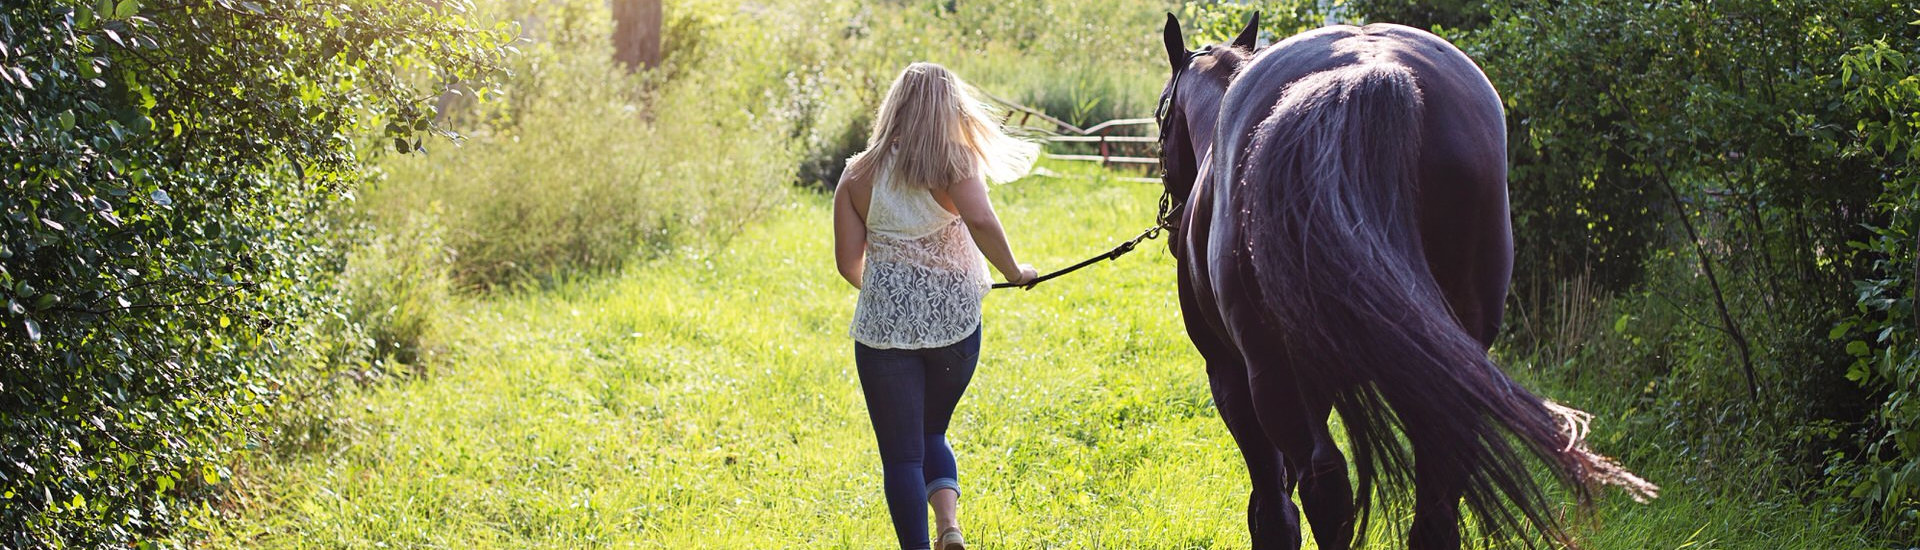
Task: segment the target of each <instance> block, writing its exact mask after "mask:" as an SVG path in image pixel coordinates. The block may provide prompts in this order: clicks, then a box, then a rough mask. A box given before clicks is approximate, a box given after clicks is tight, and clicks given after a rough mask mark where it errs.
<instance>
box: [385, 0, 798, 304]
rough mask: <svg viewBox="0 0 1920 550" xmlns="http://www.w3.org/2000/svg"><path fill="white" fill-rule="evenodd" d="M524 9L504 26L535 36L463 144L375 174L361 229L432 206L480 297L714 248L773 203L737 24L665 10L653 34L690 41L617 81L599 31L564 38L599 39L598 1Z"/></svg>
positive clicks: (781, 134) (779, 168)
mask: <svg viewBox="0 0 1920 550" xmlns="http://www.w3.org/2000/svg"><path fill="white" fill-rule="evenodd" d="M538 8H539V9H536V7H524V9H525V10H527V11H520V12H508V13H506V14H504V15H505V16H508V17H515V18H519V19H525V20H538V21H543V23H542V24H541V25H538V26H529V35H530V38H529V41H528V42H527V43H525V44H523V46H524V48H523V49H524V51H525V52H526V54H527V55H526V56H525V57H523V58H521V59H519V60H517V61H516V62H515V63H514V66H513V72H514V76H513V77H512V78H510V79H507V80H506V81H505V82H503V84H502V86H501V87H500V88H498V89H497V90H495V93H497V94H498V95H499V96H500V97H501V101H497V102H492V103H489V104H487V105H483V106H479V107H477V111H474V112H470V113H467V114H466V115H464V116H469V117H471V118H473V119H474V120H477V121H480V124H481V127H480V128H478V129H475V130H474V131H473V132H472V135H471V138H470V139H469V140H467V141H465V142H463V143H461V144H460V145H458V146H450V147H441V148H435V149H433V150H431V151H429V152H428V154H427V155H424V156H415V157H400V158H394V159H392V161H391V162H387V163H385V164H384V165H383V166H382V168H383V169H384V172H385V175H384V178H383V180H382V181H380V182H379V183H377V184H376V185H374V186H373V187H372V189H371V190H369V192H368V193H366V200H365V201H363V202H364V204H366V205H367V208H368V210H369V211H370V213H371V219H372V220H373V221H374V223H375V225H376V226H379V227H394V226H397V225H398V224H402V223H404V220H405V217H406V216H407V215H409V214H410V213H412V212H418V211H422V210H424V209H426V208H427V207H428V205H430V204H436V203H437V204H439V205H441V212H442V213H441V215H440V216H439V223H440V224H442V225H443V226H444V228H445V231H446V233H445V237H446V244H447V246H448V247H450V248H452V249H453V250H454V251H455V252H456V254H455V256H454V260H453V276H454V279H455V282H456V284H457V285H459V286H462V287H469V288H495V287H502V286H509V287H510V286H514V285H520V284H542V283H544V282H547V281H551V280H553V279H555V278H560V277H568V276H577V275H584V274H590V273H594V272H602V271H605V270H608V269H612V268H615V267H618V266H620V265H622V264H624V263H625V262H626V261H628V260H630V259H632V258H635V257H639V256H644V255H648V254H658V253H660V252H663V251H667V250H671V249H673V248H675V247H678V246H682V245H689V244H696V243H701V242H710V241H713V240H718V239H724V238H725V236H726V235H728V234H730V233H731V232H732V231H733V230H734V229H736V228H737V227H738V226H739V225H740V224H742V223H746V222H747V221H750V220H752V219H754V218H755V217H756V215H757V213H758V212H760V211H762V210H764V209H766V208H768V207H769V206H770V205H772V204H774V203H775V202H777V201H778V200H780V199H779V193H781V192H783V186H784V185H785V184H786V183H787V182H789V181H791V180H792V174H793V170H794V161H793V157H792V156H791V153H790V152H789V149H790V147H789V145H788V144H787V142H786V134H787V127H786V125H785V123H784V121H783V120H781V119H779V118H778V117H777V116H774V115H772V114H770V111H771V110H772V108H771V107H770V103H772V102H771V101H769V100H768V98H767V96H768V95H769V94H771V93H773V92H774V91H776V90H777V89H778V88H776V86H777V85H778V84H779V80H778V76H776V75H777V73H772V72H771V70H770V67H769V66H768V64H769V63H772V62H773V61H771V60H767V59H757V58H756V57H757V56H761V54H762V52H760V51H759V50H758V48H761V47H765V46H764V45H760V46H756V45H753V44H743V43H741V42H739V41H738V40H736V39H739V38H741V37H744V36H750V35H752V33H751V32H749V31H750V29H751V28H753V27H752V26H751V22H749V21H743V20H736V19H732V18H727V17H722V16H720V15H715V14H712V13H707V12H702V11H697V9H698V7H697V6H696V7H691V8H687V9H678V8H680V6H671V7H670V8H671V9H669V10H668V11H667V18H668V22H667V23H666V26H667V27H668V28H669V29H670V30H671V29H679V30H677V31H672V32H687V33H698V34H697V36H698V37H697V38H696V37H695V36H696V35H680V34H670V35H669V36H668V37H667V44H668V50H669V54H668V60H667V62H666V64H665V65H663V66H662V67H661V68H658V69H655V70H653V71H644V72H640V73H637V74H629V73H628V72H627V71H626V70H625V69H624V68H622V67H621V66H619V65H618V64H616V63H614V62H613V61H612V58H611V56H610V50H609V49H608V48H607V44H606V41H605V39H604V36H605V35H604V34H595V33H596V32H597V31H585V32H578V31H574V30H571V29H572V27H571V25H573V24H575V23H572V22H574V21H591V22H594V23H590V24H589V23H580V24H582V25H591V26H593V28H596V29H597V28H599V27H601V26H604V25H603V24H601V23H599V22H602V21H605V20H607V18H608V17H611V16H610V15H608V14H607V13H606V11H605V10H606V8H605V6H604V5H603V4H602V3H599V2H592V3H564V2H563V3H556V4H543V5H541V6H538ZM576 11H577V12H581V13H582V14H584V15H568V14H574V12H576ZM689 21H693V22H689ZM709 35H711V36H709ZM716 37H717V38H720V39H726V40H728V41H729V42H728V45H727V46H726V47H720V46H719V44H717V43H714V42H710V41H712V40H715V38H716ZM709 46H712V47H709ZM669 76H670V78H669Z"/></svg>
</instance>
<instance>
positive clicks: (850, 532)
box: [211, 163, 1882, 550]
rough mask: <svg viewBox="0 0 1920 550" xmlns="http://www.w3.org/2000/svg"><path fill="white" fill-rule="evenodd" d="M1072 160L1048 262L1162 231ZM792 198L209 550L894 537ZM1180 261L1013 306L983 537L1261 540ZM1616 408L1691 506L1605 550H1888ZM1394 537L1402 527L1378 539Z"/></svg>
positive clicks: (1008, 212) (833, 277)
mask: <svg viewBox="0 0 1920 550" xmlns="http://www.w3.org/2000/svg"><path fill="white" fill-rule="evenodd" d="M1048 168H1049V172H1052V173H1054V175H1053V176H1050V177H1040V176H1036V177H1030V178H1027V179H1025V180H1022V181H1020V182H1017V183H1014V184H1010V185H1006V186H1000V187H997V188H995V189H994V190H993V197H994V200H995V201H996V206H997V207H998V208H999V210H1000V212H1001V216H1002V218H1003V219H1004V220H1005V222H1006V224H1007V227H1008V232H1009V234H1010V235H1011V237H1012V239H1013V242H1014V244H1015V246H1016V249H1017V251H1018V252H1019V253H1020V254H1022V255H1023V260H1024V261H1029V262H1033V263H1035V264H1037V265H1039V266H1041V267H1042V268H1043V269H1046V268H1048V267H1049V266H1061V265H1065V264H1066V263H1069V262H1072V261H1076V260H1078V259H1079V258H1080V257H1084V256H1086V255H1090V254H1092V253H1094V252H1097V251H1100V250H1104V249H1106V248H1107V247H1109V246H1111V245H1112V244H1113V243H1114V242H1116V241H1117V239H1120V238H1122V237H1123V236H1124V235H1126V234H1129V233H1131V232H1132V231H1134V230H1136V229H1137V228H1138V227H1141V226H1144V225H1145V224H1148V223H1150V220H1151V218H1152V213H1153V207H1154V203H1155V199H1156V198H1157V196H1158V189H1157V187H1156V186H1153V185H1149V184H1140V183H1132V182H1123V181H1117V180H1116V179H1115V178H1114V176H1115V174H1112V173H1109V172H1107V171H1105V170H1101V169H1098V168H1092V167H1087V166H1082V165H1075V164H1064V163H1055V164H1051V165H1049V166H1048ZM778 196H779V199H778V201H777V202H778V206H776V207H773V208H772V209H771V211H770V212H769V213H768V214H767V217H766V219H765V220H764V221H763V222H760V223H756V224H753V225H751V226H750V227H748V228H746V229H745V230H744V232H743V233H742V234H741V235H739V236H738V237H737V238H734V239H732V240H731V241H730V242H729V243H728V244H727V245H725V246H721V247H712V248H688V249H684V250H680V251H677V252H676V253H674V254H670V255H667V256H663V257H659V258H655V259H652V260H648V261H645V262H640V263H638V264H635V265H632V266H629V267H628V268H626V269H623V270H621V271H619V272H618V273H615V274H611V275H609V276H607V277H604V278H601V279H596V280H589V281H578V282H572V283H566V284H561V285H558V286H556V287H553V288H551V289H547V290H541V291H535V292H524V293H517V294H512V295H499V296H485V297H481V298H477V299H461V300H459V301H458V303H457V305H454V306H452V308H451V309H452V310H454V311H455V312H456V313H455V314H454V315H453V316H452V319H451V320H450V321H448V322H447V323H446V334H445V335H444V338H445V339H446V342H447V343H446V344H445V354H444V355H442V356H440V358H439V359H437V360H435V361H433V362H432V363H431V364H430V366H429V367H428V368H427V369H426V371H425V373H424V375H423V376H420V377H416V378H414V379H410V380H403V381H398V382H395V383H391V384H383V385H380V386H377V387H374V388H372V389H370V390H368V391H364V392H357V393H353V394H351V395H348V396H345V397H343V398H342V400H341V401H340V402H339V403H338V407H337V409H338V411H339V414H340V415H341V418H340V419H339V420H338V424H337V426H336V428H337V429H336V431H335V435H334V437H332V438H329V439H328V440H327V443H325V444H324V445H322V446H320V447H318V448H315V449H312V450H311V451H310V452H305V453H294V454H286V455H274V454H254V455H250V458H249V459H248V460H246V461H244V462H242V463H241V464H240V465H239V466H238V469H239V471H240V473H241V474H242V475H241V479H242V480H243V481H242V482H240V484H239V485H238V487H237V494H236V497H235V498H234V499H233V501H232V502H231V505H232V507H233V508H232V511H231V512H230V515H229V517H228V518H227V520H226V521H223V522H221V524H220V525H218V527H217V531H216V534H215V536H214V538H213V539H212V544H211V546H212V547H216V548H383V547H384V548H452V547H461V548H674V549H681V548H746V547H768V546H778V547H793V548H883V547H887V546H888V545H889V544H891V532H890V530H889V529H888V527H887V524H886V522H885V517H886V516H885V513H886V512H885V507H884V503H883V502H882V500H881V499H880V493H879V489H878V487H879V481H880V480H879V459H878V456H877V454H876V453H875V452H874V449H873V443H872V434H871V431H870V430H869V428H868V426H867V420H866V410H865V406H864V404H863V402H862V400H861V398H860V393H859V387H858V381H857V379H856V378H855V376H854V374H853V370H852V369H853V363H852V353H851V349H852V346H851V344H850V340H849V339H848V338H847V336H846V326H847V322H848V320H849V318H850V315H851V311H852V305H853V300H854V295H855V294H854V290H853V289H852V288H851V287H850V286H848V285H846V284H845V283H844V282H843V281H841V280H840V279H839V277H838V276H837V274H836V273H835V271H834V269H833V266H832V263H831V262H832V260H831V246H830V245H831V243H830V235H829V233H828V232H827V231H826V227H827V220H828V208H827V206H828V204H827V202H828V201H827V200H826V199H827V197H825V196H824V195H821V194H817V193H812V192H807V191H798V190H795V191H783V192H780V193H779V195H778ZM1172 273H1173V268H1172V263H1171V258H1170V257H1169V256H1168V255H1167V254H1166V252H1165V249H1164V248H1163V243H1162V242H1159V241H1153V242H1150V243H1148V244H1147V245H1145V246H1143V247H1142V249H1141V251H1140V252H1137V253H1135V254H1133V255H1129V256H1126V257H1123V258H1121V259H1119V260H1117V261H1115V262H1109V263H1104V264H1101V265H1097V266H1094V267H1091V268H1088V269H1086V270H1083V271H1081V272H1077V273H1074V274H1072V275H1070V276H1067V277H1065V278H1062V279H1059V280H1056V281H1052V282H1048V283H1046V284H1043V285H1041V286H1039V287H1037V288H1035V289H1033V290H1029V291H1018V290H999V291H995V292H993V293H992V294H991V295H990V296H989V297H988V300H987V309H986V313H985V315H986V321H985V323H986V325H985V326H986V339H985V346H984V349H983V351H982V360H981V365H980V369H979V371H978V374H977V375H976V377H975V378H974V381H973V385H972V387H971V389H970V390H969V392H968V394H967V397H966V398H965V400H964V401H963V402H962V403H961V407H960V410H959V412H958V413H957V415H956V420H955V426H954V428H953V432H952V438H953V441H954V446H955V450H956V453H957V454H958V455H959V457H960V460H961V465H962V466H961V468H962V471H961V476H962V483H963V485H964V486H965V488H966V491H967V493H966V496H965V498H964V499H963V501H962V514H963V518H964V524H965V526H966V529H967V532H968V536H969V539H970V540H973V541H976V544H979V545H980V547H981V548H1009V549H1015V548H1020V549H1026V548H1032V549H1040V548H1063V549H1096V548H1166V549H1187V548H1223V549H1230V548H1246V547H1247V545H1248V542H1247V540H1246V538H1245V531H1244V522H1243V519H1242V518H1243V517H1244V516H1243V515H1242V514H1243V506H1244V504H1245V491H1246V481H1245V478H1244V473H1243V470H1242V468H1243V467H1242V465H1241V464H1240V462H1239V459H1238V453H1237V451H1236V450H1235V449H1234V447H1233V443H1232V441H1231V439H1230V438H1229V436H1228V434H1227V432H1226V430H1225V428H1224V426H1223V425H1222V424H1221V423H1220V421H1219V419H1218V418H1217V416H1216V414H1215V412H1214V410H1213V406H1212V404H1211V400H1210V397H1209V395H1208V391H1207V386H1206V378H1205V371H1204V366H1203V365H1202V364H1201V362H1200V360H1199V357H1198V355H1197V354H1195V353H1194V352H1193V351H1192V348H1191V347H1190V346H1189V344H1188V343H1187V342H1186V339H1185V334H1184V332H1183V331H1182V329H1181V328H1180V324H1179V318H1178V306H1177V304H1176V303H1175V298H1174V294H1173V280H1172ZM1513 370H1516V371H1520V372H1522V373H1523V374H1524V373H1525V372H1527V371H1529V368H1528V366H1527V365H1526V363H1525V362H1518V363H1517V364H1515V365H1513ZM1536 383H1539V382H1536ZM1545 393H1547V394H1550V395H1554V396H1555V397H1556V398H1559V399H1561V400H1562V401H1564V402H1568V403H1574V404H1582V403H1583V402H1587V401H1591V400H1593V398H1591V397H1589V396H1583V395H1581V394H1578V393H1573V394H1568V393H1561V392H1559V391H1557V390H1554V389H1551V388H1549V389H1546V390H1545ZM1595 412H1596V413H1598V414H1599V417H1598V418H1597V419H1596V420H1595V422H1594V425H1595V429H1596V434H1595V439H1596V441H1599V442H1600V443H1598V445H1599V446H1600V448H1601V449H1602V450H1603V451H1605V452H1609V453H1612V454H1615V455H1616V456H1618V457H1619V458H1620V459H1621V460H1622V461H1624V462H1625V463H1627V464H1629V465H1633V466H1635V467H1637V468H1640V469H1641V470H1642V473H1644V474H1646V475H1647V477H1649V478H1650V479H1653V480H1655V481H1656V482H1658V483H1661V484H1663V485H1664V486H1665V491H1664V493H1663V496H1662V497H1661V498H1660V499H1658V500H1656V501H1654V502H1653V503H1652V504H1649V505H1644V506H1643V505H1637V504H1634V503H1632V502H1631V501H1629V500H1627V499H1626V498H1624V497H1622V496H1620V495H1609V496H1608V497H1607V498H1606V499H1605V500H1604V501H1603V502H1602V503H1601V505H1600V506H1599V515H1598V516H1596V518H1595V520H1594V521H1591V522H1589V523H1587V524H1585V525H1586V527H1584V528H1583V530H1582V533H1583V534H1582V536H1583V539H1584V540H1585V542H1587V547H1588V548H1595V549H1603V550H1604V549H1639V548H1726V549H1744V548H1827V549H1842V548H1879V547H1882V546H1879V545H1878V544H1876V542H1875V541H1873V540H1872V539H1871V538H1868V537H1867V536H1866V535H1863V534H1862V533H1860V532H1858V531H1857V530H1856V528H1854V527H1849V526H1848V525H1846V524H1844V523H1840V522H1837V521H1836V520H1835V518H1834V517H1832V516H1831V515H1829V514H1825V513H1823V512H1822V511H1821V510H1819V509H1816V508H1815V507H1812V506H1808V505H1802V504H1798V503H1796V502H1795V501H1794V500H1793V499H1792V498H1791V497H1790V496H1783V495H1760V497H1761V498H1755V497H1754V496H1753V495H1750V494H1747V493H1745V492H1744V491H1742V490H1740V489H1739V488H1731V487H1718V486H1713V485H1710V484H1703V483H1697V482H1692V481H1690V480H1689V479H1688V478H1687V477H1685V476H1688V475H1690V474H1686V473H1685V472H1688V471H1690V468H1689V467H1688V466H1687V465H1684V464H1678V463H1677V462H1676V461H1672V460H1668V459H1666V458H1663V457H1660V456H1657V455H1659V454H1660V453H1662V452H1663V449H1660V448H1657V447H1644V448H1619V447H1617V446H1612V445H1608V444H1607V443H1606V442H1607V441H1608V440H1609V439H1610V436H1612V439H1615V440H1617V439H1618V437H1617V430H1622V429H1624V427H1623V426H1621V425H1620V422H1619V421H1618V419H1619V413H1618V412H1617V411H1615V412H1609V411H1604V410H1595ZM1385 523H1391V518H1389V521H1388V522H1382V524H1385ZM1391 536H1392V533H1391V531H1388V530H1385V529H1383V528H1378V527H1377V528H1376V533H1375V537H1376V539H1377V541H1378V542H1377V543H1376V544H1375V545H1374V546H1373V547H1375V548H1390V547H1393V546H1392V544H1391V539H1390V537H1391Z"/></svg>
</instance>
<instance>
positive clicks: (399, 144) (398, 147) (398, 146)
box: [393, 138, 413, 155]
mask: <svg viewBox="0 0 1920 550" xmlns="http://www.w3.org/2000/svg"><path fill="white" fill-rule="evenodd" d="M393 150H395V151H399V152H400V154H402V155H404V154H407V153H411V152H413V145H411V144H408V143H407V138H393Z"/></svg>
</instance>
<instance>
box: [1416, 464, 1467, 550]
mask: <svg viewBox="0 0 1920 550" xmlns="http://www.w3.org/2000/svg"><path fill="white" fill-rule="evenodd" d="M1411 439H1412V440H1413V441H1412V442H1413V486H1414V489H1413V498H1414V501H1413V528H1412V529H1410V530H1408V531H1407V548H1408V549H1409V550H1459V548H1460V496H1461V495H1462V494H1463V493H1464V492H1465V491H1466V481H1467V479H1466V477H1467V472H1466V471H1465V469H1464V468H1462V467H1460V465H1458V464H1455V463H1453V461H1451V460H1448V459H1447V457H1445V456H1441V455H1439V454H1436V453H1435V452H1434V450H1433V449H1434V446H1443V445H1444V443H1441V442H1433V441H1423V440H1422V439H1420V438H1411Z"/></svg>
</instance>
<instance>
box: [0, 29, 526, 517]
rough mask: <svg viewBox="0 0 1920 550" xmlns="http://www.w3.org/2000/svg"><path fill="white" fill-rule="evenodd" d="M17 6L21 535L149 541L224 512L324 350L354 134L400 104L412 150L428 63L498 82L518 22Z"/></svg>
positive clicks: (12, 196) (11, 378)
mask: <svg viewBox="0 0 1920 550" xmlns="http://www.w3.org/2000/svg"><path fill="white" fill-rule="evenodd" d="M440 5H451V4H446V3H442V4H440ZM454 7H457V6H454ZM0 21H4V22H5V24H0V94H3V95H4V96H5V97H6V98H7V100H6V101H0V142H4V143H5V144H6V145H5V147H4V149H5V150H6V151H7V158H6V159H5V162H4V163H0V213H4V215H0V300H4V302H5V307H6V310H5V311H4V312H0V396H4V397H0V403H3V404H0V456H5V457H7V458H6V460H0V537H4V539H0V546H7V547H10V548H31V547H52V548H61V547H104V546H114V547H127V546H130V545H136V544H138V545H141V546H147V545H149V544H150V543H152V542H154V541H155V540H161V539H165V538H168V537H170V536H172V535H173V534H174V533H176V532H177V531H178V530H179V529H181V528H182V527H183V526H185V525H188V523H189V521H190V520H192V519H193V518H196V517H200V516H202V515H203V514H204V513H205V511H206V510H207V509H208V504H207V503H208V502H209V500H210V499H212V498H213V497H214V496H215V495H216V494H217V493H218V487H219V486H220V485H221V484H222V483H224V482H225V480H226V478H227V476H228V473H227V472H226V470H225V469H224V467H223V466H222V465H223V464H224V463H225V457H224V456H223V455H225V454H226V453H228V452H229V451H231V450H233V449H234V448H236V447H238V446H240V445H243V444H245V443H246V441H245V437H246V434H247V433H249V432H250V431H251V430H252V429H253V428H254V427H255V426H256V421H257V419H258V417H259V415H260V414H261V412H263V411H265V410H266V409H267V408H268V407H269V406H271V405H272V404H273V403H274V399H275V395H276V388H277V387H278V385H279V383H280V381H281V380H282V379H283V376H285V375H287V374H289V373H291V372H293V371H295V370H297V369H299V368H302V367H304V366H307V365H310V364H311V363H312V362H314V361H317V360H318V356H319V355H320V354H321V353H323V352H324V351H323V350H324V348H325V347H326V346H325V345H324V343H322V342H320V341H319V334H320V330H319V329H318V328H317V327H318V324H319V323H318V320H319V319H321V318H323V317H325V316H327V315H330V314H332V313H333V312H334V311H336V308H337V304H336V303H335V302H334V301H333V300H332V298H331V297H330V296H329V292H330V290H331V288H330V285H329V282H328V281H329V280H330V276H329V273H331V272H332V271H334V270H336V269H338V266H339V255H338V252H337V250H336V249H333V248H330V247H329V244H328V240H327V237H326V234H327V233H328V232H329V230H330V228H329V220H330V219H331V218H330V216H328V215H327V214H328V213H329V212H330V211H331V210H332V206H333V205H334V204H336V203H337V202H338V201H339V198H340V197H341V196H342V193H343V191H345V190H346V189H348V188H350V187H351V186H352V185H353V184H354V183H355V182H357V181H358V178H359V176H358V172H357V167H358V164H357V163H358V158H357V157H356V156H355V151H354V149H353V148H352V147H351V143H349V142H348V141H346V140H344V139H342V137H341V136H343V135H348V134H350V133H352V132H354V128H355V127H357V126H358V125H360V124H365V123H367V121H368V120H380V121H385V122H389V125H388V128H389V129H388V131H387V133H386V138H390V139H391V140H392V143H394V144H395V145H396V146H400V147H402V148H403V149H410V148H414V147H415V146H417V145H418V144H419V140H418V138H419V136H420V135H422V134H423V133H424V132H423V130H426V129H427V128H429V127H430V122H429V121H428V106H427V105H424V104H422V103H421V102H418V101H416V100H414V99H413V98H415V97H417V94H418V93H419V91H418V90H416V89H415V87H414V86H412V85H410V84H409V83H410V82H413V81H414V80H415V79H416V78H417V77H416V75H415V73H413V72H412V70H411V69H408V67H414V68H418V69H420V70H422V71H425V72H427V73H429V74H432V75H434V76H435V77H436V78H437V79H438V80H440V81H442V82H457V81H460V80H462V79H466V78H469V77H476V76H480V75H482V74H484V73H487V72H488V71H489V70H490V67H492V66H493V65H495V64H496V63H497V60H498V59H499V57H500V55H501V52H500V50H498V48H497V47H498V46H499V44H500V42H501V40H502V34H501V33H499V32H495V31H485V30H478V29H476V28H474V27H473V26H472V25H471V24H470V23H469V22H468V21H467V20H465V19H464V18H462V17H460V16H457V15H454V14H452V13H449V12H447V11H443V10H441V9H438V8H433V7H430V6H428V5H426V4H420V3H414V2H396V3H392V4H386V3H381V2H373V1H367V2H355V3H354V9H353V10H352V11H351V12H347V11H333V10H330V9H327V8H323V7H320V6H316V5H312V4H308V3H303V2H292V1H283V0H259V1H256V2H246V3H239V4H234V3H229V2H211V1H201V0H148V1H144V2H142V1H139V0H126V1H121V2H108V3H101V4H99V5H97V6H96V5H94V4H92V3H79V2H66V1H52V0H25V1H19V2H7V3H5V4H4V7H0ZM369 116H370V117H373V118H372V119H369V118H366V117H369ZM374 124H378V123H374Z"/></svg>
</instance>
